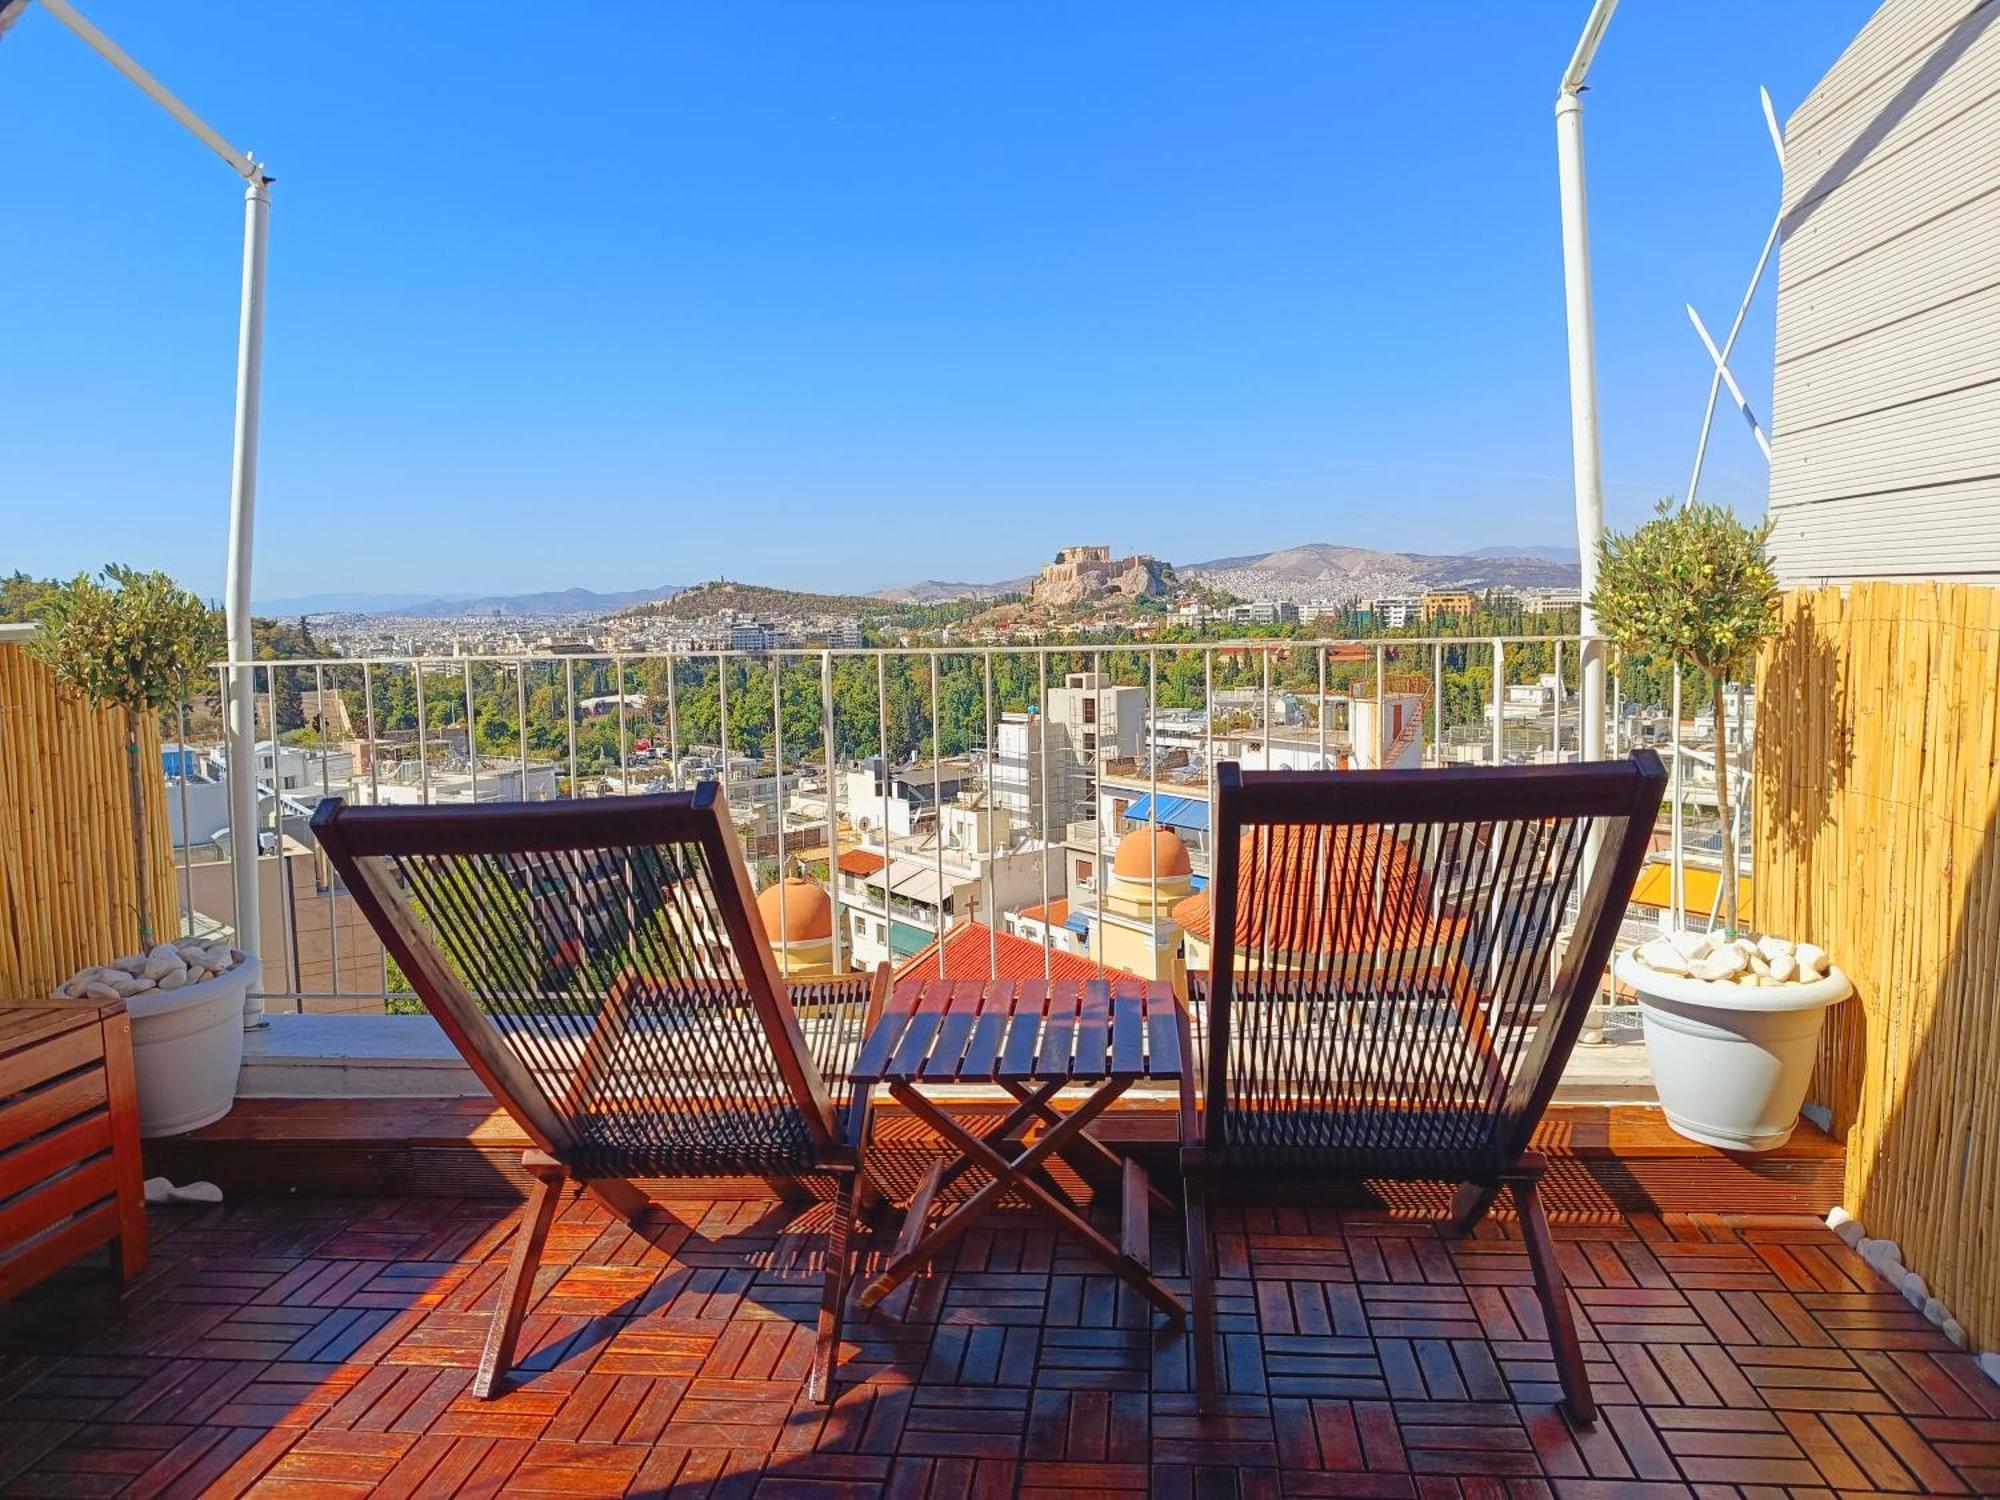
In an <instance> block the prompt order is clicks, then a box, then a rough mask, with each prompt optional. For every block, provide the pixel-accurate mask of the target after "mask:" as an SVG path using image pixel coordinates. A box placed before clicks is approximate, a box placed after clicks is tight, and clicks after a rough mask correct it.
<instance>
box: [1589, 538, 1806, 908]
mask: <svg viewBox="0 0 2000 1500" xmlns="http://www.w3.org/2000/svg"><path fill="white" fill-rule="evenodd" d="M1770 532H1771V523H1770V522H1769V521H1765V522H1763V523H1762V524H1760V525H1756V526H1748V525H1745V524H1744V523H1743V522H1742V521H1740V520H1738V519H1737V517H1736V514H1735V512H1733V511H1731V510H1729V509H1728V508H1727V507H1725V506H1720V505H1710V504H1706V503H1701V502H1697V503H1694V504H1691V505H1683V506H1679V507H1676V506H1675V505H1674V504H1673V502H1672V501H1670V500H1662V501H1661V502H1660V505H1659V509H1658V511H1657V512H1656V513H1655V514H1654V516H1653V519H1652V520H1650V521H1648V522H1646V524H1645V525H1643V526H1641V527H1640V528H1639V529H1638V530H1636V531H1633V532H1630V533H1626V534H1619V533H1615V532H1613V533H1607V534H1606V535H1605V537H1604V540H1603V542H1602V543H1601V544H1600V547H1599V552H1598V573H1597V590H1596V592H1595V593H1593V594H1592V595H1591V599H1590V604H1591V608H1592V609H1594V610H1595V611H1596V612H1597V627H1598V629H1599V630H1600V631H1601V632H1602V633H1603V634H1604V636H1605V637H1606V639H1608V640H1610V641H1611V642H1612V643H1613V644H1614V645H1616V646H1618V647H1619V648H1620V650H1622V651H1624V652H1626V653H1627V654H1629V655H1631V656H1634V657H1637V658H1640V659H1642V660H1656V661H1665V662H1670V663H1673V664H1675V665H1678V666H1681V667H1684V668H1690V669H1692V670H1694V671H1698V672H1704V673H1706V674H1707V675H1708V679H1709V685H1710V691H1711V692H1712V694H1713V695H1714V703H1715V797H1716V811H1717V813H1718V814H1719V815H1720V817H1721V819H1722V842H1723V849H1724V852H1725V855H1726V856H1727V857H1728V863H1729V866H1730V868H1729V869H1728V870H1726V871H1725V872H1724V875H1723V880H1722V892H1723V896H1722V899H1723V913H1724V917H1723V920H1724V922H1725V923H1726V924H1727V928H1728V930H1729V931H1730V932H1732V933H1733V932H1735V931H1736V924H1737V916H1738V913H1737V910H1736V879H1735V876H1736V869H1735V858H1734V855H1735V840H1734V837H1733V834H1732V831H1731V829H1732V824H1731V817H1730V805H1729V803H1730V799H1729V743H1728V736H1727V734H1726V732H1725V727H1724V717H1723V691H1722V687H1723V682H1724V680H1725V679H1726V678H1727V677H1729V676H1730V675H1731V674H1732V673H1735V672H1739V671H1741V670H1742V669H1743V668H1744V667H1746V666H1748V665H1749V663H1750V661H1751V660H1752V658H1753V657H1755V655H1756V653H1757V648H1758V647H1759V646H1760V645H1761V644H1762V643H1763V642H1764V641H1766V640H1767V639H1769V638H1770V637H1771V636H1772V635H1773V634H1775V633H1776V631H1777V628H1778V582H1777V578H1776V577H1775V575H1774V574H1773V573H1772V572H1771V563H1770V559H1769V558H1768V557H1766V556H1765V552H1764V543H1765V540H1766V538H1768V537H1769V535H1770Z"/></svg>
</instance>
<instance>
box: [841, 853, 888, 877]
mask: <svg viewBox="0 0 2000 1500" xmlns="http://www.w3.org/2000/svg"><path fill="white" fill-rule="evenodd" d="M839 865H840V868H841V869H842V870H843V871H844V872H846V873H847V874H849V875H873V874H874V873H875V872H876V871H877V870H879V869H881V868H882V856H881V855H879V854H876V853H873V852H872V851H870V850H867V849H843V850H841V851H840V859H839Z"/></svg>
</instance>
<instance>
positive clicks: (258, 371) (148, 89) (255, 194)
mask: <svg viewBox="0 0 2000 1500" xmlns="http://www.w3.org/2000/svg"><path fill="white" fill-rule="evenodd" d="M28 4H29V0H0V32H5V31H6V30H7V28H8V27H10V26H12V25H13V24H14V23H15V22H16V21H18V20H19V19H20V18H21V17H22V16H23V15H24V14H26V12H27V8H28ZM41 5H42V8H43V9H44V10H46V11H47V12H48V13H49V14H50V15H52V16H54V17H55V18H56V19H57V20H58V21H60V22H62V23H63V25H65V26H67V27H68V28H69V29H70V30H71V31H72V32H74V33H75V34H76V35H77V36H78V37H79V38H80V39H81V40H82V41H83V43H84V45H85V46H87V47H89V48H90V49H91V51H93V52H95V53H96V54H97V55H98V56H99V57H101V58H103V59H104V60H105V61H106V62H108V63H110V64H111V66H112V67H114V68H116V69H117V70H118V71H119V72H120V73H123V74H124V75H125V77H126V78H128V79H130V80H131V81H132V83H134V84H136V85H137V86H138V88H139V89H140V91H141V92H143V93H144V94H145V95H146V97H148V98H149V99H151V100H152V101H153V102H154V103H155V104H157V105H159V106H160V108H162V109H164V110H165V111H166V112H167V113H168V114H170V115H172V116H173V117H174V119H175V120H176V121H178V122H179V123H180V124H181V126H182V127H183V128H185V129H186V130H187V131H188V132H189V133H190V134H191V135H193V136H194V138H195V139H196V140H198V141H200V142H201V143H202V144H203V145H204V146H206V147H208V149H209V150H211V151H213V152H214V153H215V154H216V155H217V156H219V157H221V158H222V159H223V160H224V161H226V162H228V163H229V165H230V168H231V169H232V170H233V171H235V172H236V173H237V175H238V176H240V177H242V179H243V181H244V184H245V186H244V190H243V296H242V302H241V305H240V307H239V309H238V320H237V339H236V424H235V434H236V436H235V446H234V453H233V457H232V461H231V467H230V483H229V567H228V583H227V594H226V597H225V605H224V615H225V618H226V620H227V623H228V631H229V660H230V662H231V663H232V665H231V666H230V668H229V669H228V679H229V680H228V687H229V693H228V705H227V712H228V726H227V727H228V737H229V766H230V776H229V829H230V864H231V871H230V873H231V877H232V880H233V884H234V886H235V892H236V938H237V942H238V943H239V944H241V945H242V946H244V947H245V948H250V947H253V946H254V945H255V944H256V943H257V940H258V932H259V924H258V920H257V895H258V890H257V851H258V847H259V842H260V841H259V838H258V832H257V775H256V765H257V762H256V746H255V741H256V708H257V703H256V693H255V688H254V682H255V678H254V675H253V674H254V670H255V669H254V668H252V667H250V666H248V665H245V664H247V663H248V662H249V661H250V659H251V657H252V656H253V654H254V650H253V647H252V645H251V639H250V563H251V557H252V537H253V534H254V527H255V521H256V515H257V437H258V427H259V408H260V403H261V398H262V391H263V380H264V249H265V243H266V240H267V238H268V234H269V228H270V217H271V182H272V178H271V174H270V171H269V169H268V168H267V167H266V166H265V165H264V163H262V162H260V161H258V160H257V158H256V157H254V156H252V155H251V154H250V153H249V152H248V151H245V150H242V149H241V148H240V147H237V146H234V145H232V144H231V143H230V142H229V141H227V140H226V139H224V138H223V136H222V134H221V133H220V132H219V131H217V130H215V129H214V128H213V127H212V126H211V125H209V123H208V122H207V121H206V120H204V119H202V117H201V116H200V115H198V114H196V113H195V112H194V111H193V110H191V109H189V108H188V107H187V105H185V104H183V103H182V102H181V101H180V100H179V99H178V98H176V97H175V96H174V94H173V93H172V92H171V91H170V90H169V89H168V88H167V86H166V85H165V84H163V83H161V82H160V80H159V79H157V78H155V77H154V76H153V75H152V74H151V73H149V72H147V71H146V70H145V69H144V68H142V67H141V66H140V65H139V64H138V63H137V62H136V61H134V60H133V58H132V57H131V55H130V54H129V53H127V52H126V51H125V49H124V48H122V47H120V46H119V45H118V44H117V43H116V42H114V41H112V40H111V38H110V37H108V36H106V35H105V34H104V33H103V32H102V31H100V30H98V28H97V27H96V26H94V25H93V24H92V23H91V22H90V20H89V19H88V18H87V17H86V16H85V15H84V14H83V13H82V12H81V11H79V10H78V9H77V8H76V7H75V6H74V5H71V4H70V3H69V0H41ZM246 850H247V851H248V855H247V857H246V854H245V851H246ZM265 1024H266V1022H265V1020H264V1002H263V998H262V997H261V996H259V995H256V994H254V993H253V994H251V995H250V996H249V997H247V998H246V999H245V1001H244V1025H245V1026H262V1025H265Z"/></svg>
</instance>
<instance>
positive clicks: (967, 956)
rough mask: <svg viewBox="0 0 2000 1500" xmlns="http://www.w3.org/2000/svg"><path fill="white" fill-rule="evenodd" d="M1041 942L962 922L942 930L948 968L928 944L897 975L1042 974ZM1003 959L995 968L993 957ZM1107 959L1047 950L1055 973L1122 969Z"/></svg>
mask: <svg viewBox="0 0 2000 1500" xmlns="http://www.w3.org/2000/svg"><path fill="white" fill-rule="evenodd" d="M1042 952H1043V950H1042V945H1041V944H1040V943H1031V942H1029V941H1028V940H1027V939H1026V938H1024V937H1016V936H1014V934H1013V933H1011V932H995V931H994V930H993V929H992V928H991V927H988V926H987V925H986V924H985V923H984V922H964V923H961V924H960V925H959V926H957V927H954V928H952V929H951V931H949V932H947V933H946V934H945V935H944V973H943V974H941V975H940V974H939V973H938V945H937V944H936V943H934V942H933V943H932V944H930V945H929V946H928V947H926V948H924V949H923V950H922V951H920V952H917V953H913V954H911V955H910V956H909V957H908V958H906V959H904V960H903V961H902V963H901V964H899V965H898V966H897V968H896V977H897V978H898V979H912V978H915V979H927V978H943V979H996V978H997V979H1040V978H1041V977H1042ZM996 957H997V958H998V959H999V964H998V966H997V967H998V970H999V972H998V973H997V974H996V973H995V972H994V970H995V967H996V966H995V964H994V959H995V958H996ZM1124 972H1125V970H1123V969H1114V968H1112V967H1111V966H1110V965H1109V964H1099V963H1096V962H1094V961H1093V960H1091V959H1088V958H1085V957H1083V956H1082V955H1081V954H1078V953H1065V952H1064V951H1063V950H1062V949H1060V948H1051V949H1049V950H1048V974H1049V977H1050V978H1052V979H1096V978H1099V977H1100V976H1102V975H1105V974H1122V973H1124Z"/></svg>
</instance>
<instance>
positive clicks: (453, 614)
mask: <svg viewBox="0 0 2000 1500" xmlns="http://www.w3.org/2000/svg"><path fill="white" fill-rule="evenodd" d="M679 592H680V586H679V585H677V584H663V585H662V586H661V587H659V588H656V589H625V590H622V591H619V592H613V593H599V592H598V591H597V590H595V589H554V590H551V591H549V592H546V593H540V594H305V595H302V596H300V597H298V598H295V599H259V600H258V601H257V602H256V604H255V606H254V610H255V612H256V613H257V614H260V615H271V616H277V617H279V618H290V617H291V616H293V615H403V616H407V617H409V618H412V619H422V620H459V619H472V618H475V617H488V618H491V617H496V616H497V617H501V618H505V619H515V620H536V619H554V618H557V617H559V616H562V615H608V614H615V613H616V612H617V611H619V610H621V609H630V608H631V607H632V606H633V605H635V604H651V603H654V602H655V601H657V600H660V599H671V598H672V597H673V596H674V595H675V594H677V593H679Z"/></svg>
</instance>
